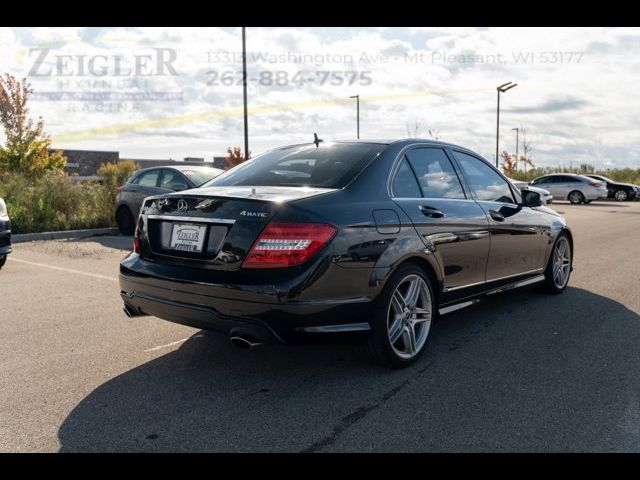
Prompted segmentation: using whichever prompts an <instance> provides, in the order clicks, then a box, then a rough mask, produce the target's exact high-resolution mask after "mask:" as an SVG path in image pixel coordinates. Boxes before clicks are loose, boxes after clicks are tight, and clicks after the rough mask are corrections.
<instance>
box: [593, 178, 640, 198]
mask: <svg viewBox="0 0 640 480" xmlns="http://www.w3.org/2000/svg"><path fill="white" fill-rule="evenodd" d="M586 176H587V177H590V178H593V179H594V180H600V181H602V182H605V183H606V184H607V198H614V199H616V200H617V201H618V202H624V201H626V200H633V199H634V198H640V187H639V186H638V185H633V184H631V183H622V182H616V181H615V180H611V179H610V178H607V177H603V176H602V175H586Z"/></svg>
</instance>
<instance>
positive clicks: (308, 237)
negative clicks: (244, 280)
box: [242, 222, 337, 268]
mask: <svg viewBox="0 0 640 480" xmlns="http://www.w3.org/2000/svg"><path fill="white" fill-rule="evenodd" d="M336 232H337V229H336V227H334V226H332V225H327V224H325V223H293V222H273V223H269V224H267V226H266V227H265V228H264V230H263V231H262V233H261V234H260V236H259V237H258V239H257V240H256V241H255V243H254V244H253V247H251V250H250V251H249V254H248V255H247V258H246V259H245V260H244V263H243V264H242V267H243V268H281V267H292V266H295V265H300V264H302V263H304V262H306V261H307V260H309V259H310V258H311V257H312V256H313V255H315V254H316V253H317V252H318V251H320V250H321V249H322V248H324V247H325V246H326V245H327V244H328V243H329V242H330V241H331V240H332V239H333V237H334V236H335V234H336Z"/></svg>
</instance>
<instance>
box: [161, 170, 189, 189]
mask: <svg viewBox="0 0 640 480" xmlns="http://www.w3.org/2000/svg"><path fill="white" fill-rule="evenodd" d="M160 188H166V189H168V190H186V189H187V188H189V185H187V182H186V181H185V179H184V178H183V177H182V175H180V174H179V173H178V172H176V171H175V170H163V172H162V180H161V181H160Z"/></svg>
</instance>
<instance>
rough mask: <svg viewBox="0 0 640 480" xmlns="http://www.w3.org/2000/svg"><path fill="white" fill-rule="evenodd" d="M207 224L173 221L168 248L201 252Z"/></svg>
mask: <svg viewBox="0 0 640 480" xmlns="http://www.w3.org/2000/svg"><path fill="white" fill-rule="evenodd" d="M206 235H207V226H206V225H202V224H197V223H186V222H185V223H182V222H181V223H174V224H173V225H172V227H171V239H170V241H169V248H170V249H171V250H172V251H174V252H186V253H202V251H203V249H204V241H205V237H206Z"/></svg>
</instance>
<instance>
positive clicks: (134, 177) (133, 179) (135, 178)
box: [127, 172, 140, 185]
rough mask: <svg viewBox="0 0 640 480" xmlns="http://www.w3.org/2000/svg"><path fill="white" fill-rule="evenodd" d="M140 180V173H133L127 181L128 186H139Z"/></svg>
mask: <svg viewBox="0 0 640 480" xmlns="http://www.w3.org/2000/svg"><path fill="white" fill-rule="evenodd" d="M139 180H140V173H139V172H133V173H132V174H131V176H130V177H129V178H128V179H127V185H129V184H131V185H137V184H138V181H139Z"/></svg>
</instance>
